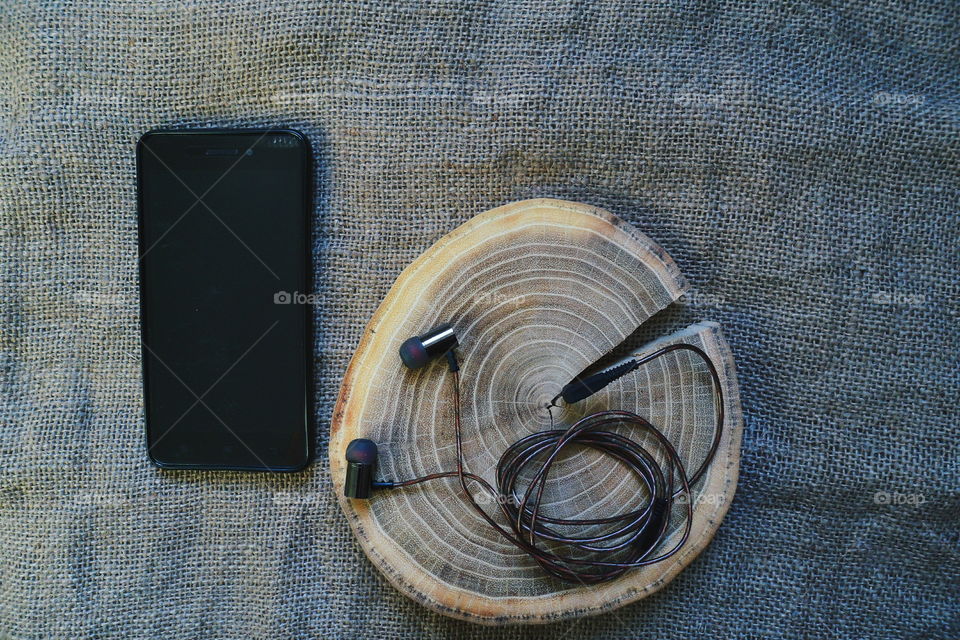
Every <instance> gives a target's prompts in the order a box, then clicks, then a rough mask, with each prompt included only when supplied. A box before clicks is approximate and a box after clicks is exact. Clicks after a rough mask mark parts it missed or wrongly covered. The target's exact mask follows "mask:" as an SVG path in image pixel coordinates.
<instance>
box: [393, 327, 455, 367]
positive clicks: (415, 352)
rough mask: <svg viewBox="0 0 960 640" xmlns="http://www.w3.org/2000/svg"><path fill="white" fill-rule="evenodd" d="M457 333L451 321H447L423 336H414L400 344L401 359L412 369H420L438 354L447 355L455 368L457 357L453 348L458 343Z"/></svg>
mask: <svg viewBox="0 0 960 640" xmlns="http://www.w3.org/2000/svg"><path fill="white" fill-rule="evenodd" d="M458 344H459V343H458V342H457V334H455V333H454V332H453V328H452V327H451V326H450V323H449V322H445V323H444V324H441V325H439V326H437V327H435V328H433V329H431V330H430V331H428V332H426V333H425V334H423V335H422V336H414V337H412V338H407V339H406V340H404V342H403V344H402V345H400V359H401V360H402V361H403V364H405V365H407V367H408V368H410V369H419V368H420V367H423V366H425V365H426V364H427V363H428V362H430V361H431V360H433V359H434V358H436V357H438V356H443V355H445V356H447V360H448V362H450V363H451V365H450V366H451V370H452V369H453V368H454V364H453V363H454V362H455V358H454V357H453V349H454V348H455V347H456V346H457V345H458Z"/></svg>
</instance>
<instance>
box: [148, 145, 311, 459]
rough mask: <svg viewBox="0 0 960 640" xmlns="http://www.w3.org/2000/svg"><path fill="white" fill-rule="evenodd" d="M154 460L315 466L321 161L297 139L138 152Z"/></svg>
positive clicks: (152, 147) (150, 446) (151, 453)
mask: <svg viewBox="0 0 960 640" xmlns="http://www.w3.org/2000/svg"><path fill="white" fill-rule="evenodd" d="M137 176H138V187H139V189H138V191H139V227H140V301H141V305H140V312H141V327H142V334H141V342H142V345H143V346H142V352H143V385H144V404H145V410H146V431H147V451H148V453H149V456H150V458H151V459H152V460H153V462H154V463H156V464H157V465H159V466H161V467H164V468H175V469H235V470H251V471H296V470H298V469H302V468H303V467H305V466H306V465H307V464H308V463H309V462H310V459H311V457H312V440H313V438H312V431H313V429H312V421H311V419H310V410H309V406H310V402H309V384H308V381H309V360H308V353H309V345H310V335H309V327H310V323H309V317H310V314H309V305H307V304H303V299H304V298H306V296H307V293H308V288H309V275H308V272H309V264H310V258H309V253H308V251H309V242H308V238H309V219H310V216H309V212H310V194H311V188H310V176H311V172H310V149H309V144H308V142H307V140H306V138H305V137H304V136H303V135H302V134H300V133H298V132H296V131H291V130H287V129H277V130H273V129H271V130H213V129H211V130H172V131H151V132H149V133H147V134H145V135H144V136H143V137H142V138H141V139H140V142H139V144H138V145H137Z"/></svg>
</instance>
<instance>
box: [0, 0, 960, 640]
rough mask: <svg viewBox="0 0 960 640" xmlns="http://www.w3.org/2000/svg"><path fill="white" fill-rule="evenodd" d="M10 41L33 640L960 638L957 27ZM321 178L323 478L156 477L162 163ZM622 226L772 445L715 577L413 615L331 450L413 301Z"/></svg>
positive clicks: (9, 583) (109, 31)
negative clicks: (334, 483) (532, 244)
mask: <svg viewBox="0 0 960 640" xmlns="http://www.w3.org/2000/svg"><path fill="white" fill-rule="evenodd" d="M43 4H46V5H49V6H44V7H38V6H35V5H34V3H23V4H4V5H2V7H0V24H2V32H0V148H2V157H0V206H2V209H0V210H2V215H3V219H2V225H0V234H2V236H0V237H2V240H0V269H2V277H0V299H2V307H0V311H2V316H3V317H2V324H0V336H2V350H0V364H2V366H0V389H2V407H0V409H2V413H0V419H2V425H0V426H2V429H0V466H2V476H0V559H2V565H0V637H3V638H6V637H8V636H9V637H11V638H178V639H179V638H218V639H219V638H231V639H232V638H310V637H316V638H350V637H361V638H411V637H428V638H431V637H432V638H444V637H451V636H460V637H465V638H527V637H529V638H540V637H561V638H571V639H572V638H594V637H596V638H600V637H610V638H614V637H616V638H636V637H650V638H655V637H684V638H695V637H703V638H723V637H736V636H749V637H775V638H781V637H782V638H800V637H810V638H828V637H830V638H832V637H837V638H957V637H958V636H960V611H958V609H960V605H958V598H960V596H958V593H960V551H958V548H960V541H958V527H957V523H958V520H960V490H958V486H960V479H958V475H960V474H958V462H957V460H958V454H957V439H958V435H960V433H958V412H957V409H956V403H957V396H958V370H960V363H958V356H957V354H958V351H960V344H958V331H957V328H956V323H957V319H958V318H957V316H958V297H960V288H958V275H957V274H958V267H960V264H958V240H960V225H958V199H960V194H958V183H960V180H958V175H960V162H958V148H960V144H958V142H960V136H958V116H960V114H958V74H960V60H958V49H957V47H958V40H957V33H958V31H960V24H958V22H960V21H958V15H960V9H958V7H957V5H956V4H955V3H943V4H935V3H916V4H912V3H911V5H912V6H906V5H903V4H901V3H882V4H877V5H864V6H856V7H844V6H832V5H830V4H827V3H797V2H789V3H786V4H783V5H780V6H776V7H770V8H763V9H761V8H752V7H750V6H747V5H746V3H739V2H732V1H728V2H720V3H715V4H706V3H683V4H682V5H678V6H676V7H671V6H669V5H668V4H667V3H663V4H644V5H626V4H614V3H608V2H596V3H594V2H575V3H572V2H560V3H553V2H543V3H540V4H539V5H537V6H534V5H527V6H520V5H517V4H515V3H512V2H492V3H482V4H476V5H463V6H461V5H458V4H455V3H452V2H432V3H427V4H422V5H420V4H413V3H410V4H379V3H375V2H362V1H356V2H354V1H342V2H328V3H313V2H305V1H298V2H289V3H281V4H269V3H261V2H230V3H227V2H219V3H213V2H211V3H187V4H181V3H169V4H149V3H131V4H128V5H123V6H121V5H119V4H118V5H116V6H113V5H111V4H109V3H93V4H92V5H88V6H78V5H79V4H80V3H43ZM274 125H285V126H290V127H294V128H297V129H300V130H301V131H303V132H305V133H306V134H307V135H308V136H309V138H310V140H311V143H312V145H313V147H314V149H315V152H316V156H317V158H318V161H319V162H318V165H319V166H318V168H317V170H316V172H315V178H316V183H317V203H316V207H315V211H314V216H313V221H314V225H315V233H314V237H313V255H314V264H315V276H316V282H317V287H316V289H317V291H318V292H319V293H320V294H321V297H322V300H323V302H322V304H320V305H319V306H317V308H316V313H315V318H314V323H315V327H316V341H315V344H314V347H313V357H314V360H315V362H316V371H317V374H316V381H315V399H316V404H317V406H316V421H317V425H318V435H317V449H318V461H317V463H316V464H315V465H314V466H313V467H312V468H311V469H310V470H309V471H308V472H306V473H302V474H298V475H294V476H281V475H251V474H240V473H230V474H205V473H199V472H197V473H193V472H190V473H181V474H174V475H170V474H164V473H161V472H159V471H158V470H157V469H155V468H153V467H152V466H151V465H150V464H149V462H148V460H147V457H146V455H145V451H144V437H143V405H142V401H141V379H140V361H139V352H140V345H139V329H138V327H139V324H138V323H139V312H138V302H137V301H138V290H137V248H136V246H137V237H136V233H137V232H136V203H135V193H136V178H135V168H134V145H135V142H136V140H137V138H138V137H139V136H140V135H141V134H142V133H143V132H144V131H147V130H148V129H151V128H155V127H186V126H226V127H229V126H274ZM536 196H555V197H560V198H564V199H569V200H575V201H582V202H586V203H589V204H593V205H598V206H601V207H604V208H606V209H609V210H610V211H612V212H613V213H615V214H617V215H619V216H621V217H623V218H624V219H626V220H628V221H629V222H631V223H632V224H634V225H635V226H636V227H637V228H639V229H640V230H641V231H643V232H645V233H647V234H648V235H650V236H651V237H652V238H653V239H654V240H656V241H657V242H659V243H660V244H661V245H662V246H663V247H664V248H665V249H666V250H667V251H669V252H670V254H671V255H672V256H673V257H674V258H675V259H676V261H677V262H678V264H679V265H680V268H681V269H682V271H683V272H684V274H685V275H686V276H687V278H688V279H689V280H690V282H691V283H692V285H693V290H692V291H691V293H690V294H689V295H688V296H687V297H686V299H685V300H684V304H681V305H675V307H674V308H672V309H671V310H668V311H667V312H665V313H663V314H661V315H660V316H658V317H657V318H656V319H655V321H654V322H653V323H652V325H651V326H649V327H646V328H644V329H643V330H642V331H641V333H640V334H639V335H638V336H637V337H636V339H637V340H638V341H642V340H643V339H644V338H648V337H652V336H654V335H659V334H662V333H666V332H667V331H668V330H670V329H673V328H676V327H679V326H683V325H685V324H688V323H690V322H693V321H696V320H701V319H707V320H715V321H719V322H720V323H722V325H723V327H724V329H725V332H726V335H727V337H728V339H729V340H730V343H731V346H732V348H733V351H734V354H735V356H736V358H737V363H738V368H739V376H740V381H741V384H742V400H743V408H744V412H745V415H746V427H745V433H744V439H743V457H742V461H741V462H742V464H741V475H740V484H739V488H738V492H737V496H736V499H735V501H734V503H733V505H732V507H731V510H730V512H729V514H728V516H727V518H726V520H725V521H724V523H723V525H722V526H721V528H720V530H719V532H718V534H717V536H716V538H715V539H714V541H713V543H712V544H711V545H710V546H709V547H708V548H707V549H706V551H705V552H704V553H703V554H702V555H701V556H700V558H698V559H697V560H696V561H695V562H694V563H693V564H692V565H691V566H690V567H689V568H687V569H686V570H685V571H684V572H683V573H682V574H681V575H680V576H679V577H678V578H677V579H676V580H674V581H673V582H672V583H671V584H669V585H668V586H667V587H666V588H664V589H663V590H662V591H660V592H659V593H657V594H655V595H654V596H652V597H650V598H648V599H646V600H643V601H640V602H638V603H634V604H632V605H629V606H627V607H625V608H623V609H620V610H618V611H616V612H614V613H612V614H606V615H602V616H599V617H594V618H588V619H581V620H575V621H568V622H563V623H558V624H554V625H549V626H546V627H530V628H523V627H512V628H499V629H498V628H484V627H479V626H474V625H471V624H469V623H463V622H455V621H452V620H448V619H446V618H444V617H442V616H440V615H437V614H434V613H431V612H428V611H427V610H425V609H423V608H421V607H419V606H418V605H416V604H414V603H412V602H409V601H407V600H406V599H405V598H404V597H403V596H401V595H400V594H398V593H397V592H396V591H395V590H394V589H393V588H392V587H390V585H389V584H388V583H387V582H386V580H385V579H384V578H383V577H381V576H380V575H379V574H378V573H377V572H376V571H375V570H373V569H372V568H371V565H370V564H369V563H368V562H367V560H366V558H365V557H364V556H363V554H362V553H361V552H360V550H359V548H358V546H357V544H356V543H355V541H354V539H353V536H352V534H351V532H350V529H349V528H348V526H347V523H346V521H345V520H344V518H343V517H342V515H341V513H340V511H339V508H338V506H337V504H336V501H335V499H334V497H333V495H332V489H331V482H330V479H329V477H328V475H327V468H328V464H327V462H326V455H327V453H326V441H327V428H328V426H329V422H330V418H331V411H332V406H333V402H334V399H335V397H336V394H337V391H338V386H339V382H340V378H341V376H342V374H343V372H344V370H345V368H346V365H347V362H348V359H349V358H350V356H351V353H352V350H353V348H354V347H355V345H356V344H357V342H358V340H359V337H360V334H361V332H362V330H363V327H364V325H365V323H366V322H367V320H368V319H369V317H370V315H371V314H372V312H373V311H374V309H375V308H376V306H377V305H378V304H379V302H380V300H381V299H382V297H383V295H384V294H385V293H386V292H387V290H388V288H389V287H390V285H391V283H392V282H393V280H394V278H395V277H396V276H397V275H398V273H399V272H400V270H401V269H402V268H403V267H404V266H405V265H406V264H407V263H408V262H409V261H411V260H412V259H414V258H415V257H416V256H417V255H419V254H420V253H421V252H422V251H423V250H424V249H426V248H427V247H429V246H430V244H431V243H432V242H434V241H435V240H436V239H437V238H438V237H440V236H441V235H442V234H444V233H446V232H447V231H449V230H451V229H452V228H454V227H455V226H456V225H458V224H460V223H462V222H464V221H465V220H467V219H468V218H470V217H471V216H473V215H475V214H476V213H479V212H481V211H483V210H486V209H488V208H491V207H494V206H497V205H500V204H503V203H506V202H509V201H513V200H519V199H524V198H530V197H536Z"/></svg>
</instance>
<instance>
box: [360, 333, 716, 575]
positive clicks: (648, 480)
mask: <svg viewBox="0 0 960 640" xmlns="http://www.w3.org/2000/svg"><path fill="white" fill-rule="evenodd" d="M678 350H687V351H692V352H693V353H695V354H697V355H698V356H699V357H700V358H701V359H702V360H703V361H704V363H706V365H707V367H708V369H709V370H710V375H711V379H712V383H713V390H714V403H715V414H716V417H717V421H716V426H715V428H714V434H713V441H712V443H711V445H710V448H709V450H708V451H707V454H706V456H705V457H704V460H703V462H702V463H701V464H700V466H699V467H698V468H697V470H696V471H695V472H694V473H693V475H690V476H688V475H687V472H686V466H685V465H684V463H683V460H682V459H681V458H680V455H679V454H678V453H677V450H676V448H675V447H674V446H673V444H671V443H670V441H669V439H667V437H666V436H664V435H663V433H662V432H661V431H660V430H659V429H657V428H656V427H655V426H654V425H652V424H651V423H650V422H649V421H648V420H646V419H645V418H643V417H641V416H639V415H637V414H635V413H632V412H630V411H617V410H610V411H600V412H597V413H593V414H591V415H589V416H586V417H585V418H582V419H580V420H579V421H577V422H576V423H574V424H573V425H571V426H570V427H569V428H567V429H549V430H546V431H540V432H538V433H534V434H531V435H529V436H526V437H524V438H521V439H520V440H518V441H516V442H515V443H513V444H512V445H511V446H510V447H509V448H507V450H506V451H504V453H503V455H502V456H501V457H500V460H499V462H498V463H497V468H496V472H497V473H496V477H497V479H496V483H497V486H496V487H493V486H491V485H490V483H488V482H487V481H486V480H484V479H483V478H481V477H480V476H478V475H475V474H473V473H470V472H468V471H465V470H464V468H463V438H462V434H461V431H462V429H461V419H460V373H459V371H458V368H457V367H455V366H453V365H451V371H452V376H453V407H454V419H455V428H456V442H457V469H456V471H444V472H440V473H433V474H429V475H426V476H422V477H419V478H413V479H411V480H402V481H396V482H382V483H377V484H378V486H379V487H381V488H400V487H409V486H412V485H416V484H420V483H422V482H427V481H429V480H435V479H439V478H452V477H456V478H458V479H459V481H460V486H461V488H462V490H463V492H464V495H465V496H466V499H467V501H468V502H469V504H471V505H472V506H473V508H474V510H475V511H476V512H477V513H478V514H479V515H480V516H481V517H482V518H483V519H484V520H485V521H486V522H487V523H488V524H489V525H490V526H491V527H493V528H494V529H496V530H497V531H498V532H499V533H500V534H501V535H502V536H503V537H504V538H506V539H507V540H509V541H510V542H511V543H513V544H514V545H516V546H517V547H519V548H520V549H523V550H524V551H525V552H527V553H528V554H529V555H530V556H531V557H532V558H533V559H534V560H535V561H536V562H537V563H538V564H539V565H540V566H541V567H542V568H543V570H544V571H546V572H547V573H548V574H550V575H551V576H553V577H555V578H558V579H560V580H563V581H565V582H575V583H580V584H585V585H587V584H598V583H601V582H607V581H609V580H613V579H615V578H617V577H618V576H620V575H622V574H623V573H624V572H626V571H628V570H629V569H630V568H632V567H642V566H645V565H649V564H654V563H656V562H660V561H662V560H665V559H667V558H669V557H671V556H673V555H674V554H676V553H677V552H678V551H679V550H680V548H681V547H683V545H684V543H686V541H687V539H688V538H689V536H690V529H691V527H692V524H693V498H692V495H691V486H692V485H694V484H695V483H696V482H697V481H698V480H700V479H701V478H702V477H703V474H704V473H705V472H706V470H707V468H708V467H709V466H710V463H711V462H712V461H713V458H714V456H715V454H716V452H717V447H718V446H719V444H720V438H721V435H722V433H723V423H724V406H723V390H722V387H721V385H720V376H719V375H718V374H717V369H716V367H715V366H714V364H713V362H712V361H711V360H710V358H709V356H707V354H706V353H704V352H703V350H701V349H700V348H699V347H696V346H693V345H689V344H673V345H669V346H666V347H663V348H661V349H658V350H657V351H655V352H653V353H651V354H649V355H647V356H644V357H643V358H640V359H638V365H637V366H640V365H642V364H645V363H647V362H650V361H651V360H655V359H657V358H659V357H662V356H663V355H665V354H667V353H670V352H673V351H678ZM452 362H453V361H452ZM554 406H555V405H553V404H552V403H551V406H550V407H548V408H549V409H550V421H551V424H552V423H553V412H552V409H553V407H554ZM616 426H627V427H633V428H638V429H641V430H643V431H646V432H647V433H649V434H651V435H652V436H653V437H654V438H653V439H654V442H655V444H656V446H657V447H659V448H660V449H661V450H662V452H663V453H664V454H665V458H666V460H665V464H664V465H663V466H661V465H660V464H659V463H658V462H657V460H656V457H655V455H654V453H653V452H651V451H649V450H647V449H646V448H645V447H643V446H642V445H641V444H639V443H638V442H637V441H635V440H632V439H630V438H628V437H626V436H624V435H621V434H619V433H617V432H615V431H611V430H610V429H611V428H613V427H616ZM574 446H582V447H590V448H592V449H595V450H597V451H600V452H601V453H604V454H606V455H609V456H611V457H613V458H615V459H616V460H618V461H619V462H621V463H623V464H624V465H625V466H626V467H627V468H628V469H629V470H630V472H632V473H633V474H634V475H635V476H636V477H637V478H638V479H639V480H640V481H641V482H642V483H643V485H644V486H645V487H646V494H647V499H646V501H645V502H644V504H642V505H640V506H638V507H637V508H635V509H633V510H630V511H627V512H624V513H618V514H614V515H611V516H607V517H601V518H588V519H583V518H577V519H565V518H554V517H550V516H548V515H545V514H543V513H541V501H542V498H543V493H544V489H545V488H546V486H547V482H548V480H549V477H550V470H551V468H552V466H553V464H554V462H555V461H556V460H557V457H558V456H559V455H560V453H561V452H562V451H564V450H566V449H568V448H570V447H574ZM530 470H533V475H532V479H531V480H530V481H529V482H527V484H526V486H525V487H523V486H521V484H522V478H524V477H526V476H527V475H528V474H525V473H524V472H525V471H530ZM468 481H470V482H474V483H477V484H479V485H481V486H482V487H483V489H485V490H486V491H487V493H489V494H490V496H492V497H493V498H494V500H495V502H496V504H497V505H499V507H500V510H501V512H502V514H503V515H504V517H505V518H506V521H507V523H508V527H509V528H505V527H504V526H503V525H501V524H499V523H498V522H496V520H494V519H493V517H492V516H490V515H489V514H488V513H487V512H486V511H485V510H484V509H483V508H482V507H481V506H480V505H479V504H478V502H477V500H476V498H475V497H474V494H473V493H472V492H471V490H470V488H469V486H468ZM680 496H683V497H684V498H685V499H683V500H677V499H678V498H679V497H680ZM675 501H678V502H683V503H684V504H683V505H682V506H683V508H684V521H685V522H684V529H683V534H682V535H681V537H680V539H679V540H678V541H677V542H676V543H675V544H674V545H673V546H672V547H671V548H670V549H669V550H667V551H661V552H659V553H655V552H656V551H657V549H658V547H660V546H661V545H662V544H663V543H664V542H665V541H666V538H667V537H668V534H667V529H668V525H669V523H670V518H671V514H672V513H673V507H674V503H675ZM564 527H578V528H581V529H582V528H584V527H593V528H597V527H599V528H600V529H601V531H600V532H599V533H594V534H592V535H579V536H578V535H572V534H564V533H562V532H561V531H559V529H561V528H564ZM592 530H593V529H592Z"/></svg>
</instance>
